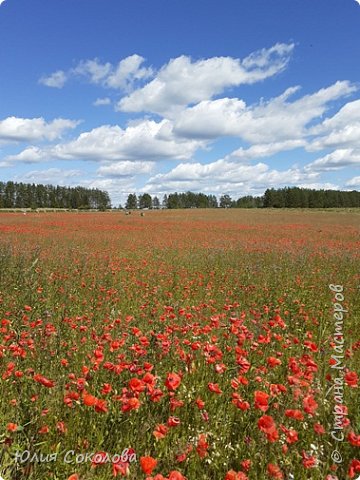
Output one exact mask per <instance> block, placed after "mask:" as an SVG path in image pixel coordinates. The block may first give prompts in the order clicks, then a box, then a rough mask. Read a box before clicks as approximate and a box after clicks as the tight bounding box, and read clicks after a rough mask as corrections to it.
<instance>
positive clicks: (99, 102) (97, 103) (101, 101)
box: [93, 97, 111, 107]
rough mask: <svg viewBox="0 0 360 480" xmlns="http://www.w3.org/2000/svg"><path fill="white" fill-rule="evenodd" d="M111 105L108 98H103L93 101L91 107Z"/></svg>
mask: <svg viewBox="0 0 360 480" xmlns="http://www.w3.org/2000/svg"><path fill="white" fill-rule="evenodd" d="M110 104H111V100H110V98H109V97H105V98H97V99H96V100H95V102H94V103H93V105H94V106H95V107H100V106H103V105H110Z"/></svg>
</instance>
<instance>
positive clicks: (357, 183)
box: [345, 176, 360, 188]
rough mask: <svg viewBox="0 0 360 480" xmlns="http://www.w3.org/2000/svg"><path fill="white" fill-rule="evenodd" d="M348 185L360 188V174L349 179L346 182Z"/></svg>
mask: <svg viewBox="0 0 360 480" xmlns="http://www.w3.org/2000/svg"><path fill="white" fill-rule="evenodd" d="M345 185H346V186H347V187H357V188H360V176H359V177H353V178H351V179H350V180H348V181H347V182H346V184H345Z"/></svg>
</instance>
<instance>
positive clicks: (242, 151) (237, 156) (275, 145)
mask: <svg viewBox="0 0 360 480" xmlns="http://www.w3.org/2000/svg"><path fill="white" fill-rule="evenodd" d="M305 145H306V141H305V140H285V141H283V142H272V143H259V144H256V145H252V146H251V147H249V148H243V147H241V148H239V149H237V150H235V151H233V152H232V153H230V154H229V155H227V156H226V157H225V160H232V161H242V162H244V161H248V160H252V159H255V158H264V157H271V156H272V155H275V154H276V153H279V152H284V151H287V150H294V149H296V148H301V147H304V146H305Z"/></svg>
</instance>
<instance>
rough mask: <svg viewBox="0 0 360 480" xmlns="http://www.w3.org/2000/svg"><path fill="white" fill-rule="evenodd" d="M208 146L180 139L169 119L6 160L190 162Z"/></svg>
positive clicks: (104, 130) (104, 129)
mask: <svg viewBox="0 0 360 480" xmlns="http://www.w3.org/2000/svg"><path fill="white" fill-rule="evenodd" d="M204 146H205V143H204V142H201V141H198V140H186V139H181V138H177V137H176V136H174V135H173V133H172V127H171V124H170V123H169V122H168V121H167V120H162V121H161V122H158V123H157V122H155V121H153V120H143V121H141V122H139V123H135V124H132V125H129V126H128V127H127V128H126V129H125V130H124V129H122V128H120V127H119V126H118V125H115V126H110V125H103V126H101V127H98V128H94V129H93V130H91V131H89V132H83V133H81V134H80V135H79V137H78V138H76V139H75V140H73V141H70V142H67V143H60V144H57V145H55V146H52V147H46V148H43V149H40V148H38V147H29V148H27V149H25V150H23V151H22V152H20V153H19V154H17V155H11V156H8V157H6V159H5V160H7V161H9V160H10V161H13V162H15V161H21V162H38V161H42V160H49V159H59V160H91V161H96V162H104V161H111V162H119V161H123V160H128V161H158V160H164V159H171V160H182V161H184V160H189V159H190V158H191V157H192V155H193V154H194V153H195V151H196V150H198V149H199V148H202V147H204Z"/></svg>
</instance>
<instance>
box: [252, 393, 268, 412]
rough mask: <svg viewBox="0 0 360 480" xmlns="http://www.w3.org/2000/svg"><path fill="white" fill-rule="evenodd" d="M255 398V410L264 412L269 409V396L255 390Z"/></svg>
mask: <svg viewBox="0 0 360 480" xmlns="http://www.w3.org/2000/svg"><path fill="white" fill-rule="evenodd" d="M254 396H255V408H258V409H259V410H261V411H262V412H266V411H267V410H268V409H269V405H268V400H269V397H270V395H268V394H267V393H265V392H262V391H259V390H257V391H256V392H255V394H254Z"/></svg>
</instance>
